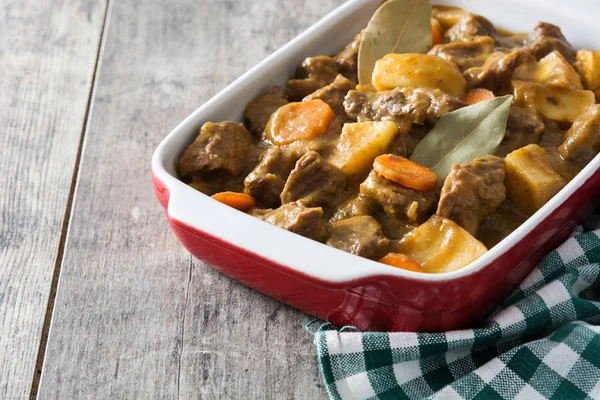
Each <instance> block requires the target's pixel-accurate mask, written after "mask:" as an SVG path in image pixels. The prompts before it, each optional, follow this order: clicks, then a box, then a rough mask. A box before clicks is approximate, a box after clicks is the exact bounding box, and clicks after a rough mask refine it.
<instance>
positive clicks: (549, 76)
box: [535, 51, 583, 90]
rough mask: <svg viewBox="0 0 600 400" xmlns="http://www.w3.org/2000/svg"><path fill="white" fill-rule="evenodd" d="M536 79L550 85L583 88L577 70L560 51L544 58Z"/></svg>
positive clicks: (574, 88)
mask: <svg viewBox="0 0 600 400" xmlns="http://www.w3.org/2000/svg"><path fill="white" fill-rule="evenodd" d="M535 75H536V76H535V81H536V82H538V83H542V84H546V85H548V86H554V87H562V88H567V89H573V90H583V86H582V85H581V79H580V78H579V75H577V71H575V69H574V68H573V67H572V66H571V64H569V62H568V61H567V60H566V58H565V57H564V56H563V55H562V54H560V53H559V52H558V51H554V52H552V53H550V54H548V55H547V56H546V57H544V58H542V59H541V60H540V61H539V62H538V64H537V67H536V74H535Z"/></svg>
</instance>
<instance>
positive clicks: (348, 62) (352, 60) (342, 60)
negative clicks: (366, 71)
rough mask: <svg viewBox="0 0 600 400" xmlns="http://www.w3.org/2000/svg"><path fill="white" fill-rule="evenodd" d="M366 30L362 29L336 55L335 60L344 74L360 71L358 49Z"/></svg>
mask: <svg viewBox="0 0 600 400" xmlns="http://www.w3.org/2000/svg"><path fill="white" fill-rule="evenodd" d="M364 33H365V31H360V33H359V34H358V35H356V37H355V38H354V40H352V42H350V43H349V44H348V46H346V47H345V48H344V50H342V51H340V52H339V53H338V54H336V55H335V57H334V58H333V60H334V61H335V64H336V65H337V67H338V69H339V70H340V71H341V72H342V73H344V74H350V75H354V74H356V73H357V71H358V49H359V47H360V43H361V42H362V39H363V36H364Z"/></svg>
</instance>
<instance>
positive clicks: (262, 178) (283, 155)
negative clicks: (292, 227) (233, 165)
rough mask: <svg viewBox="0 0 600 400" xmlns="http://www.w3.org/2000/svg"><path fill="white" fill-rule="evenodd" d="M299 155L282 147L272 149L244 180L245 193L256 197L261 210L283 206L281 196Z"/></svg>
mask: <svg viewBox="0 0 600 400" xmlns="http://www.w3.org/2000/svg"><path fill="white" fill-rule="evenodd" d="M297 160H298V155H297V154H296V153H295V152H293V151H290V150H285V149H282V148H280V147H271V148H270V149H269V150H267V152H266V153H265V155H264V156H263V158H262V160H261V161H260V163H258V165H257V166H256V168H254V170H253V171H252V172H251V173H250V174H249V175H248V176H247V177H246V179H245V180H244V187H245V189H244V191H245V192H246V193H247V194H249V195H250V196H252V197H254V199H255V200H256V202H257V204H258V206H259V207H261V208H263V207H264V208H275V207H278V206H279V205H281V199H280V197H279V196H280V195H281V192H282V191H283V187H284V186H285V181H286V180H287V178H288V176H289V175H290V172H292V169H294V165H295V164H296V161H297Z"/></svg>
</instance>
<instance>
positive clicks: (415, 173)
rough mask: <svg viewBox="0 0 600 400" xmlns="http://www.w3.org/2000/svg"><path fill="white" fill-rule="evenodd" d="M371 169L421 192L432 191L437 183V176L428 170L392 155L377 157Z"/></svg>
mask: <svg viewBox="0 0 600 400" xmlns="http://www.w3.org/2000/svg"><path fill="white" fill-rule="evenodd" d="M373 169H374V170H375V172H377V173H378V174H379V175H381V176H383V177H384V178H386V179H389V180H390V181H393V182H396V183H399V184H400V185H402V186H406V187H407V188H411V189H415V190H419V191H421V192H428V191H430V190H434V189H435V188H436V186H437V182H438V174H436V173H435V172H433V171H432V170H430V169H429V168H427V167H424V166H422V165H419V164H417V163H416V162H413V161H410V160H407V159H406V158H404V157H400V156H394V155H392V154H384V155H382V156H379V157H377V158H376V159H375V162H373Z"/></svg>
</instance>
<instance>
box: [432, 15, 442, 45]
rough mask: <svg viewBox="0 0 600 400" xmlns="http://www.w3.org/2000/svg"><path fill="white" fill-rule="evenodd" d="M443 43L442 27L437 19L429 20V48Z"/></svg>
mask: <svg viewBox="0 0 600 400" xmlns="http://www.w3.org/2000/svg"><path fill="white" fill-rule="evenodd" d="M443 41H444V38H443V37H442V25H440V22H439V21H438V20H437V19H435V18H431V47H433V46H435V45H438V44H441V43H442V42H443Z"/></svg>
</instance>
